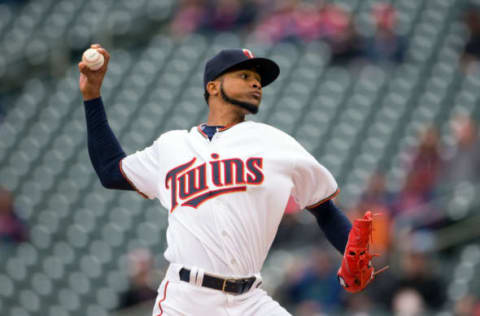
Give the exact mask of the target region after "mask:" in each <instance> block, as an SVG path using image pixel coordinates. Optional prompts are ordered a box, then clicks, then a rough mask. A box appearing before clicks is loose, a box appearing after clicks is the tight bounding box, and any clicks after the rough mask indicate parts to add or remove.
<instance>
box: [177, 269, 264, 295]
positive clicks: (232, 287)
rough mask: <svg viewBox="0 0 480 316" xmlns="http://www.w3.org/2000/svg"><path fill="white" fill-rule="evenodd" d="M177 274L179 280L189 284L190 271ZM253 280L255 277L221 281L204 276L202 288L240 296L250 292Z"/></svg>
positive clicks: (185, 270) (220, 279) (184, 270)
mask: <svg viewBox="0 0 480 316" xmlns="http://www.w3.org/2000/svg"><path fill="white" fill-rule="evenodd" d="M179 274H180V280H182V281H185V282H190V270H187V269H185V268H182V269H181V270H180V273H179ZM255 280H256V278H255V277H251V278H245V279H222V278H217V277H214V276H211V275H208V274H205V275H204V276H203V281H202V286H204V287H208V288H211V289H215V290H221V291H222V292H228V293H234V294H242V293H245V292H247V291H248V290H250V288H251V287H252V285H253V283H254V282H255Z"/></svg>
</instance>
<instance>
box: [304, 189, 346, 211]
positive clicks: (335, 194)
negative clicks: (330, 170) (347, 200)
mask: <svg viewBox="0 0 480 316" xmlns="http://www.w3.org/2000/svg"><path fill="white" fill-rule="evenodd" d="M338 193H340V189H337V191H335V192H333V194H332V195H330V196H329V197H327V198H325V199H323V200H321V201H320V202H317V203H315V204H312V205H309V206H307V207H306V209H309V210H311V209H312V208H315V207H317V206H319V205H320V204H323V203H325V202H327V201H329V200H331V199H333V198H334V197H336V196H337V195H338Z"/></svg>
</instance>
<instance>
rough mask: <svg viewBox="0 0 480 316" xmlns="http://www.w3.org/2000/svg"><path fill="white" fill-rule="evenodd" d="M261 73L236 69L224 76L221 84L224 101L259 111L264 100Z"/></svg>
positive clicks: (253, 111)
mask: <svg viewBox="0 0 480 316" xmlns="http://www.w3.org/2000/svg"><path fill="white" fill-rule="evenodd" d="M260 82H261V81H260V75H259V74H258V73H257V72H255V71H253V70H236V71H232V72H229V73H227V74H225V75H224V76H223V79H222V84H221V86H220V89H221V95H222V98H223V99H224V101H226V102H228V103H232V104H235V105H239V106H241V107H243V108H246V109H247V110H249V111H250V112H252V113H257V112H258V106H259V105H260V102H261V101H262V85H261V83H260Z"/></svg>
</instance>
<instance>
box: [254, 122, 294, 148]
mask: <svg viewBox="0 0 480 316" xmlns="http://www.w3.org/2000/svg"><path fill="white" fill-rule="evenodd" d="M250 122H252V123H253V124H254V125H255V128H256V129H259V130H261V131H262V133H261V134H260V135H262V136H263V137H264V138H265V139H266V140H268V141H271V140H272V138H273V139H276V140H278V141H280V142H282V143H283V144H284V143H285V142H287V143H291V145H299V143H298V142H297V141H296V140H295V138H293V137H292V136H291V135H289V134H288V133H286V132H284V131H282V130H281V129H278V128H276V127H274V126H272V125H268V124H265V123H261V122H254V121H250Z"/></svg>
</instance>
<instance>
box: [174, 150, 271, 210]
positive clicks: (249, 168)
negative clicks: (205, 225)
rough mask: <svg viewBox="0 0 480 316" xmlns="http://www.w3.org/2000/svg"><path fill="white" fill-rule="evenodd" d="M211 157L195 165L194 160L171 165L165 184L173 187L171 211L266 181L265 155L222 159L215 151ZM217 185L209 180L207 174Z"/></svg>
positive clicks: (193, 205) (243, 189)
mask: <svg viewBox="0 0 480 316" xmlns="http://www.w3.org/2000/svg"><path fill="white" fill-rule="evenodd" d="M211 157H212V159H213V160H212V161H209V162H208V163H203V164H201V165H199V166H196V167H192V166H193V164H194V163H195V161H196V158H195V157H194V158H193V159H192V160H190V161H188V162H186V163H184V164H182V165H180V166H177V167H175V168H173V169H171V170H170V171H169V172H168V173H167V176H166V178H165V187H166V188H167V189H170V190H171V195H172V204H171V208H170V212H173V210H174V209H175V207H177V205H178V203H179V200H180V201H181V202H180V203H182V206H190V207H193V208H197V207H198V206H199V205H200V204H202V203H203V202H205V201H207V200H208V199H211V198H214V197H216V196H218V195H221V194H227V193H233V192H240V191H246V190H247V184H249V185H260V184H261V183H262V182H263V179H264V175H263V158H260V157H252V158H248V159H247V160H246V161H243V160H242V159H240V158H228V159H223V160H220V159H219V158H220V157H219V155H218V154H215V153H214V154H212V155H211ZM208 173H210V176H211V182H212V183H213V185H214V187H215V189H213V188H210V187H209V186H208V184H207V174H208Z"/></svg>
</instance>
